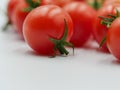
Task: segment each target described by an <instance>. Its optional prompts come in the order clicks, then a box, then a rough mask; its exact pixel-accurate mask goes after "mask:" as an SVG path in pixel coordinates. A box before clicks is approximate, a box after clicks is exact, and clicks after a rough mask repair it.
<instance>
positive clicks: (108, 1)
mask: <svg viewBox="0 0 120 90" xmlns="http://www.w3.org/2000/svg"><path fill="white" fill-rule="evenodd" d="M110 4H112V5H113V4H120V0H106V1H104V3H103V6H106V5H110Z"/></svg>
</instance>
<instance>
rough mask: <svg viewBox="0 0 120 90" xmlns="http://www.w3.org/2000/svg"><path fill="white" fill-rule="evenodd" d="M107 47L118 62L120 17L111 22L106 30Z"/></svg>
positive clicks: (119, 55)
mask: <svg viewBox="0 0 120 90" xmlns="http://www.w3.org/2000/svg"><path fill="white" fill-rule="evenodd" d="M107 46H108V48H109V50H110V52H111V53H112V54H113V55H114V56H115V57H116V58H118V59H119V60H120V17H119V18H117V19H116V20H115V21H113V23H112V24H111V27H110V29H109V30H108V33H107Z"/></svg>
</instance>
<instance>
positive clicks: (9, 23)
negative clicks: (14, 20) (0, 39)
mask: <svg viewBox="0 0 120 90" xmlns="http://www.w3.org/2000/svg"><path fill="white" fill-rule="evenodd" d="M9 25H11V22H10V20H8V21H7V23H6V24H5V25H4V27H3V31H6V30H7V28H8V26H9Z"/></svg>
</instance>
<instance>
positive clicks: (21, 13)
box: [12, 0, 40, 35]
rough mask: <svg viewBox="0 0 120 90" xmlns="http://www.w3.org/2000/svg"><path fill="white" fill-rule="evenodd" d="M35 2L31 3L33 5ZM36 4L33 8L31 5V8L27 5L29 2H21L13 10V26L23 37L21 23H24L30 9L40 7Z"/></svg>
mask: <svg viewBox="0 0 120 90" xmlns="http://www.w3.org/2000/svg"><path fill="white" fill-rule="evenodd" d="M31 1H32V0H31ZM35 2H36V1H33V3H35ZM37 4H38V5H36V6H34V5H33V6H30V5H31V4H29V2H27V1H23V2H21V3H19V4H18V5H17V6H16V8H15V10H14V12H13V16H12V17H13V24H14V26H15V28H16V30H17V31H18V32H19V33H20V34H21V35H23V30H22V28H23V22H24V20H25V18H26V16H27V15H28V14H29V12H30V11H31V10H32V9H34V8H36V7H38V6H40V3H37Z"/></svg>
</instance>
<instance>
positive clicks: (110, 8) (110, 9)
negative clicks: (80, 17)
mask: <svg viewBox="0 0 120 90" xmlns="http://www.w3.org/2000/svg"><path fill="white" fill-rule="evenodd" d="M116 8H117V9H118V10H120V5H112V4H111V5H107V6H104V7H102V8H101V9H100V10H98V13H97V16H96V18H95V20H94V29H93V36H94V38H95V40H96V41H97V42H98V44H100V43H101V41H102V40H103V38H104V37H105V36H106V34H107V32H108V28H107V27H106V26H105V25H102V24H101V21H102V19H101V18H99V16H104V17H106V16H107V15H108V14H113V15H115V11H116ZM102 50H103V51H105V52H109V51H108V48H107V45H106V43H104V44H103V45H102Z"/></svg>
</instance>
